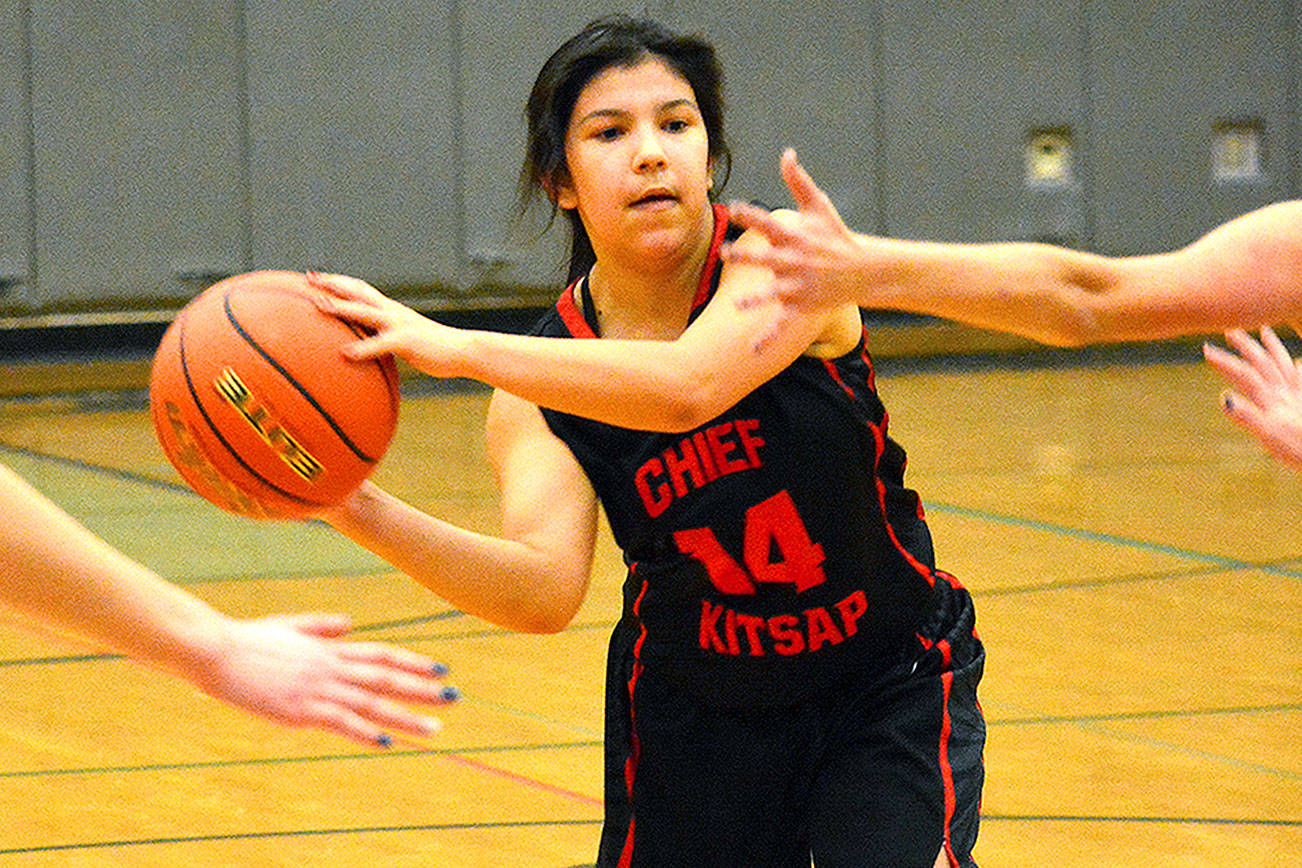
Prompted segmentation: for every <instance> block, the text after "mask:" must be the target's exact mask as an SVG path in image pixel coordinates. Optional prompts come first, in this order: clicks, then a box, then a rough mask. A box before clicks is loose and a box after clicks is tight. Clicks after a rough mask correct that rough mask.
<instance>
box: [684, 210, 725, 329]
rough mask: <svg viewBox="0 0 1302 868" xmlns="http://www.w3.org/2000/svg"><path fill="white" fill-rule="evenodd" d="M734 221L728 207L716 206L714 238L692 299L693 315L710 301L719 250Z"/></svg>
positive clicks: (711, 240)
mask: <svg viewBox="0 0 1302 868" xmlns="http://www.w3.org/2000/svg"><path fill="white" fill-rule="evenodd" d="M731 220H732V217H731V215H730V214H729V213H728V207H727V206H726V205H719V204H715V206H714V237H713V238H711V239H710V252H709V253H708V254H706V257H705V267H703V268H702V269H701V279H700V280H699V281H698V282H697V284H696V296H695V297H694V298H693V299H692V313H696V311H697V310H698V309H699V308H700V307H701V305H703V304H705V303H706V302H707V301H709V300H710V293H711V291H712V290H713V289H714V271H715V268H716V267H717V266H718V264H719V250H720V248H722V247H723V239H724V237H725V236H726V235H727V234H728V223H729V222H730V221H731Z"/></svg>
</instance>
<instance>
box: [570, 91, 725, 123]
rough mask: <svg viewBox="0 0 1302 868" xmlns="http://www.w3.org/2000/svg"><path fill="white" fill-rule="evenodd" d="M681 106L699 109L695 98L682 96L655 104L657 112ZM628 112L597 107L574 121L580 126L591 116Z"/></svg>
mask: <svg viewBox="0 0 1302 868" xmlns="http://www.w3.org/2000/svg"><path fill="white" fill-rule="evenodd" d="M682 106H689V107H691V108H694V109H696V111H697V112H700V110H701V109H700V107H699V106H697V104H696V101H695V100H690V99H687V98H686V97H682V98H680V99H671V100H669V102H666V103H661V104H660V105H658V106H656V111H657V112H664V111H672V110H673V109H676V108H680V107H682ZM628 114H631V112H628V111H625V110H624V109H613V108H608V109H597V110H596V111H591V112H588V113H587V114H586V115H584V116H583V117H581V118H579V119H578V120H577V121H575V126H580V125H582V124H585V123H587V122H588V121H590V120H592V119H593V118H617V117H624V116H625V115H628Z"/></svg>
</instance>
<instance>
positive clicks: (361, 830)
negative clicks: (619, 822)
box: [0, 817, 601, 856]
mask: <svg viewBox="0 0 1302 868" xmlns="http://www.w3.org/2000/svg"><path fill="white" fill-rule="evenodd" d="M600 824H601V820H600V818H595V817H594V818H592V819H558V820H497V821H485V822H465V823H419V824H412V825H394V826H345V827H339V828H334V829H287V830H283V831H266V832H230V833H226V834H214V835H177V836H174V837H160V838H135V839H123V840H119V841H86V842H82V843H79V844H40V845H35V846H31V847H10V848H6V849H2V850H0V856H17V855H22V854H28V853H49V852H55V851H69V850H102V849H111V848H115V847H146V846H151V845H159V844H205V843H211V842H214V841H247V840H256V839H267V838H307V837H321V836H325V835H373V834H383V833H393V832H451V831H463V830H479V831H482V830H485V829H529V828H541V827H547V826H594V825H600Z"/></svg>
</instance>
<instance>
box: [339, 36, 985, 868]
mask: <svg viewBox="0 0 1302 868" xmlns="http://www.w3.org/2000/svg"><path fill="white" fill-rule="evenodd" d="M528 117H529V140H530V145H529V152H528V157H527V160H526V167H525V175H524V177H525V179H526V181H527V182H528V183H530V184H532V185H534V187H535V188H536V189H539V190H541V191H543V192H544V193H545V194H546V195H547V196H548V197H549V198H550V200H551V202H552V203H553V205H554V206H555V207H556V208H558V209H560V210H562V211H564V212H565V214H566V215H567V217H568V219H569V221H570V225H571V228H572V231H573V240H574V245H573V252H574V256H573V261H572V263H571V273H572V275H574V276H575V278H576V279H575V281H574V282H573V283H572V284H571V285H570V286H569V287H568V288H567V289H566V290H565V291H564V293H563V294H562V296H561V299H560V301H559V302H558V304H557V307H556V309H555V310H554V311H553V312H552V313H551V314H550V315H548V316H547V317H545V318H544V319H543V321H542V322H541V323H540V325H539V327H538V333H539V335H540V336H538V337H529V336H513V335H499V334H491V333H483V332H461V331H457V330H453V329H448V328H446V327H442V326H439V325H437V324H435V323H432V322H430V321H428V320H426V319H424V318H423V317H420V316H419V315H417V314H415V313H414V312H412V311H411V310H409V309H407V308H404V307H403V306H401V305H399V304H397V303H395V302H392V301H390V300H388V299H386V298H384V297H383V296H382V295H380V294H379V293H378V292H376V291H375V290H374V289H372V288H371V287H369V286H368V285H366V284H364V283H362V282H360V281H356V280H353V279H350V278H345V277H342V276H329V277H325V276H316V277H314V280H315V282H316V283H317V284H318V286H320V287H322V288H323V289H327V290H330V291H331V292H332V293H333V296H332V297H331V298H330V299H328V300H325V299H323V301H322V302H321V303H322V305H323V306H324V307H326V308H327V309H329V310H332V311H334V312H336V313H338V314H340V315H343V316H345V317H348V318H350V319H353V320H355V321H357V322H359V323H362V324H364V325H366V326H367V327H368V328H371V329H374V330H375V331H376V332H377V333H376V335H375V337H374V338H372V339H369V340H366V341H363V342H361V343H360V344H359V345H357V346H356V347H354V348H353V350H352V352H353V353H354V354H355V355H358V356H366V355H374V354H379V353H385V352H396V353H398V354H400V355H402V356H403V357H405V358H406V359H408V360H409V361H411V362H412V363H414V364H415V365H416V366H417V367H419V368H421V369H422V370H424V371H426V372H427V373H430V374H433V375H436V376H470V377H475V378H478V379H481V380H484V381H486V382H488V383H490V384H493V385H495V386H497V387H498V391H497V392H496V393H495V395H494V397H493V400H492V405H491V408H490V418H489V430H488V439H489V450H490V457H491V458H492V460H493V463H494V466H495V469H496V472H497V475H498V479H499V481H500V483H501V486H502V511H503V520H502V528H503V536H502V538H488V537H484V536H481V535H474V534H468V533H466V532H463V531H460V530H458V529H456V528H452V527H450V526H448V525H446V524H444V523H441V522H439V521H437V520H435V519H432V518H430V517H428V516H425V515H423V514H421V513H418V512H416V511H415V510H412V509H411V508H410V507H407V506H406V505H404V504H402V503H400V502H398V501H396V500H394V499H393V498H391V497H389V496H388V495H386V494H384V493H383V492H381V491H379V490H378V489H376V488H375V487H374V486H370V485H367V486H364V487H363V488H362V489H361V490H359V492H358V493H357V494H356V495H355V496H354V497H352V498H350V499H349V500H348V501H346V502H345V504H344V505H343V506H342V507H341V508H340V509H338V510H334V511H331V512H330V513H329V514H327V515H326V516H325V517H326V518H327V520H328V521H330V522H331V523H332V524H334V525H335V526H336V527H337V528H339V529H340V530H341V531H343V532H344V533H346V534H348V535H350V536H351V537H352V538H353V539H355V540H357V541H358V542H360V543H362V544H363V545H366V546H368V547H369V548H371V549H372V550H373V551H376V552H377V553H379V554H380V555H382V556H384V557H386V558H388V559H390V560H391V561H392V562H393V563H394V564H395V565H397V566H399V567H400V568H402V569H405V570H407V571H408V572H409V573H411V574H412V575H413V576H414V577H415V578H417V579H418V580H420V581H422V582H424V583H425V584H427V585H428V586H429V587H431V588H433V589H434V590H435V591H437V592H439V593H441V594H443V595H444V596H446V597H448V598H449V599H450V600H451V601H452V602H454V603H455V604H457V605H460V606H462V607H464V608H465V609H467V610H468V611H471V612H474V613H476V614H479V615H482V616H484V617H487V618H489V619H490V620H494V621H496V622H498V623H503V624H507V625H510V626H516V627H520V628H522V629H549V630H550V629H559V628H561V627H563V626H564V625H565V623H567V621H568V620H569V618H570V617H571V616H572V615H573V613H574V611H575V609H576V608H577V606H578V604H579V602H580V601H581V599H582V596H583V593H584V591H585V589H586V582H587V577H588V571H589V569H590V565H591V558H592V547H593V542H592V540H593V533H594V521H595V512H596V501H597V499H598V498H600V500H601V503H602V505H603V506H604V508H605V511H606V513H607V516H608V518H609V521H610V524H611V528H612V531H613V533H614V536H615V539H616V541H617V542H618V544H619V545H620V547H621V548H622V550H623V552H624V557H625V560H626V562H627V564H628V579H627V582H626V584H625V594H624V601H625V603H624V612H623V617H622V618H621V620H620V622H619V624H618V625H617V627H616V628H615V631H614V634H613V636H612V638H611V645H610V657H609V668H608V675H607V700H606V701H607V733H606V743H607V750H606V754H607V759H606V762H607V782H606V824H605V828H604V830H603V834H602V842H601V850H600V857H599V864H600V865H603V866H616V865H620V866H626V865H631V866H652V865H654V866H674V865H683V866H687V865H690V866H697V868H699V866H736V865H748V866H783V868H786V866H791V868H796V866H799V868H808V865H809V864H810V858H811V854H812V857H813V860H814V862H815V864H817V865H819V866H850V865H853V866H892V868H895V866H919V868H927V866H932V865H941V866H958V865H971V864H973V862H972V861H971V849H972V846H973V843H974V841H975V838H976V832H977V820H978V816H977V815H978V805H979V800H980V793H981V786H982V777H983V772H982V764H981V753H982V747H983V744H984V739H985V725H984V721H983V719H982V717H981V712H980V709H979V707H978V705H977V701H976V687H977V682H978V681H979V679H980V676H981V670H982V666H983V662H984V651H983V649H982V646H981V643H980V641H979V640H978V639H977V637H976V635H975V632H974V614H973V610H972V602H971V598H970V596H969V595H968V593H967V592H966V591H965V590H963V589H962V587H961V586H960V585H959V584H958V583H957V582H956V581H955V580H954V579H953V578H952V577H950V576H948V575H947V574H945V573H943V572H941V571H939V570H937V569H936V568H935V566H934V563H933V558H932V548H931V541H930V536H929V533H928V530H927V526H926V523H925V521H924V520H923V517H922V510H921V506H920V503H919V499H918V496H917V495H916V494H915V493H913V492H912V491H909V490H908V489H906V488H905V487H904V486H903V471H904V452H903V450H902V449H900V447H899V446H898V445H896V444H895V443H894V442H893V441H892V440H891V439H890V438H889V436H888V434H887V417H886V412H885V409H884V408H883V406H882V404H881V402H880V401H879V400H878V397H877V394H876V392H875V389H874V382H873V369H872V363H871V361H870V360H869V358H868V356H867V354H866V352H865V350H864V346H863V329H862V326H861V325H860V321H859V317H858V312H857V310H856V309H855V308H854V306H853V305H842V306H839V307H836V308H831V309H828V310H826V311H824V312H823V313H822V314H820V315H818V316H811V317H805V318H801V320H800V321H799V322H795V323H793V325H792V328H790V329H787V330H786V331H784V332H783V333H782V334H781V335H779V336H777V337H776V338H775V339H774V340H773V341H771V342H769V343H768V344H767V345H766V346H765V347H764V349H763V350H762V351H761V352H758V353H756V352H753V351H752V344H753V337H752V336H753V334H754V331H755V329H757V328H763V327H765V325H766V321H767V319H768V318H769V317H771V316H772V312H771V311H765V310H760V309H757V310H753V311H745V312H739V311H738V310H737V307H736V305H735V304H734V301H733V300H734V299H735V298H736V297H738V296H739V295H740V294H744V293H747V292H754V291H756V290H762V289H763V288H764V285H765V283H766V282H767V281H768V280H770V279H771V273H770V272H769V271H768V270H767V269H763V268H756V267H753V266H738V267H733V266H729V267H723V266H722V265H721V262H720V258H719V253H720V248H721V246H722V244H723V241H724V239H725V234H726V232H727V230H728V224H729V220H728V213H727V210H726V209H724V208H722V207H720V206H717V205H714V204H713V203H712V201H711V188H712V182H713V177H714V175H716V174H722V173H723V172H724V171H725V170H726V166H727V161H728V151H727V147H726V142H725V138H724V130H723V119H722V111H721V99H720V74H719V70H718V67H717V64H716V62H715V58H714V54H713V51H712V49H711V48H710V46H709V45H708V44H707V43H705V42H703V41H701V40H699V39H697V38H692V37H683V36H679V35H677V34H674V33H672V32H669V31H667V30H665V29H663V28H662V27H660V26H658V25H656V24H654V23H651V22H647V21H638V20H628V19H622V18H617V19H606V20H602V21H598V22H595V23H593V24H592V25H590V26H589V27H587V28H586V29H584V30H583V31H582V32H581V33H579V34H578V35H577V36H575V37H574V38H572V39H571V40H569V41H568V42H566V43H565V44H564V45H563V46H561V48H560V49H558V50H557V52H556V53H555V54H553V55H552V57H551V58H550V59H549V60H548V61H547V63H546V65H545V66H544V67H543V69H542V71H541V73H540V74H539V76H538V79H537V81H536V82H535V85H534V89H533V92H532V95H531V97H530V101H529V111H528ZM736 243H737V244H738V245H740V246H743V247H744V246H746V245H748V244H763V243H765V242H764V241H763V239H762V238H760V237H758V236H754V237H747V238H741V239H739V240H738V241H737V242H736ZM540 408H542V409H540Z"/></svg>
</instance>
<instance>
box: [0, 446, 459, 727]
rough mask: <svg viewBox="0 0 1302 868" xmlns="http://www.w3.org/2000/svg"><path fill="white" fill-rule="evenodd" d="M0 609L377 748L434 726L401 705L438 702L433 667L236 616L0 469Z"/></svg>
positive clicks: (449, 694)
mask: <svg viewBox="0 0 1302 868" xmlns="http://www.w3.org/2000/svg"><path fill="white" fill-rule="evenodd" d="M0 509H2V510H3V514H4V520H3V521H0V602H3V603H4V604H5V605H8V606H11V607H12V608H14V609H17V610H19V611H21V612H23V613H24V614H26V615H28V616H29V617H31V618H33V619H34V620H36V621H39V622H41V623H43V624H46V625H48V626H52V627H57V628H61V629H65V630H70V631H72V632H75V633H78V634H80V635H81V636H84V637H86V638H88V639H92V640H94V641H96V642H99V643H101V644H103V645H106V646H108V647H110V648H113V649H114V650H117V651H121V652H122V653H124V654H126V655H128V656H130V657H131V658H133V659H135V660H137V661H139V662H141V663H144V664H145V665H148V666H152V667H155V668H157V669H160V670H162V671H164V672H166V673H168V674H170V675H175V676H177V677H178V678H183V679H185V680H186V681H189V682H191V683H192V684H194V685H195V686H196V687H198V688H199V689H200V690H202V691H203V692H204V693H207V694H208V695H210V696H213V697H215V698H217V699H220V700H222V701H223V702H227V703H229V704H231V705H233V706H235V707H236V708H242V709H244V710H245V711H248V712H251V713H253V714H256V715H258V716H260V717H265V718H267V719H268V720H272V721H275V722H276V723H281V724H284V725H287V726H304V727H306V726H313V727H320V728H322V729H326V730H330V731H332V732H335V733H337V734H339V735H342V736H345V737H347V738H351V739H353V740H355V741H358V742H361V743H363V744H368V745H373V746H375V745H378V746H380V747H387V746H389V745H390V744H392V736H391V735H389V732H386V730H389V731H392V732H397V733H404V734H407V735H429V734H430V733H432V732H434V731H436V730H437V729H438V722H437V721H436V720H433V719H431V718H428V717H425V716H423V715H418V714H415V713H414V712H412V711H410V710H408V709H406V708H404V707H402V706H401V705H399V704H398V703H399V702H419V703H423V704H441V703H445V702H448V701H450V700H452V699H454V698H455V691H454V690H453V689H452V688H445V687H443V686H442V685H441V683H440V682H441V676H443V675H445V674H446V671H445V670H444V668H443V667H442V666H436V665H435V664H434V663H433V662H432V661H430V660H428V659H426V658H425V657H422V656H420V655H418V654H414V653H412V652H410V651H404V650H402V649H400V648H392V647H389V646H386V645H379V644H375V643H350V642H338V641H335V640H336V639H338V637H340V636H342V635H343V634H345V633H346V632H348V620H347V619H346V618H343V617H341V616H337V615H298V616H294V617H277V618H262V619H259V620H255V621H237V620H234V619H232V618H228V617H226V616H224V615H222V614H221V613H219V612H217V611H215V610H213V609H212V608H211V607H210V606H208V604H206V603H204V602H203V601H202V600H199V599H198V598H196V597H194V596H191V595H190V594H187V593H186V592H185V591H183V590H181V589H180V588H178V587H177V586H176V585H173V584H171V583H169V582H166V581H164V580H163V579H162V578H160V577H159V576H157V575H155V574H154V573H153V572H152V571H150V570H148V569H146V568H145V567H143V566H141V565H140V564H138V563H136V562H135V561H132V560H131V559H129V558H128V557H127V556H126V555H124V554H122V553H121V552H119V551H117V550H116V549H114V548H112V547H111V546H109V545H108V544H107V543H106V542H104V541H103V540H101V539H100V538H99V537H97V536H95V535H94V534H92V533H91V532H90V531H88V530H86V529H85V528H84V527H82V526H81V525H80V524H78V523H77V522H76V521H75V520H74V519H73V518H72V516H70V515H68V514H67V513H66V512H64V511H63V510H61V509H59V508H58V507H57V506H55V505H54V504H53V503H52V502H50V500H49V499H48V498H46V497H44V496H43V495H42V494H40V492H38V491H36V489H34V488H32V487H31V486H30V485H28V484H27V483H26V482H24V481H23V480H22V479H21V478H19V477H18V476H17V474H15V473H13V471H11V470H9V468H7V467H5V466H4V465H0Z"/></svg>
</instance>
